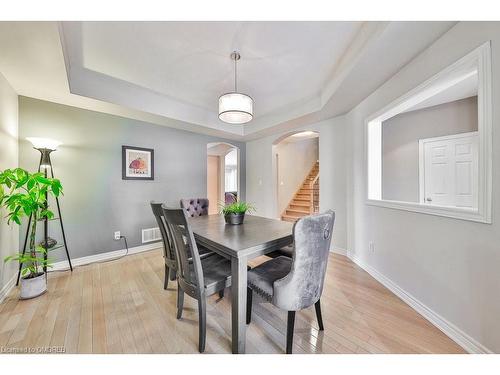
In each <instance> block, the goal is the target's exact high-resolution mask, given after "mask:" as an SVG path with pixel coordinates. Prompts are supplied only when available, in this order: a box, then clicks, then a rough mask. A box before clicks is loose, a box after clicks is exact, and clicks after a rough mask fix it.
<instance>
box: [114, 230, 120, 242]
mask: <svg viewBox="0 0 500 375" xmlns="http://www.w3.org/2000/svg"><path fill="white" fill-rule="evenodd" d="M120 238H121V234H120V231H116V232H115V240H119V239H120Z"/></svg>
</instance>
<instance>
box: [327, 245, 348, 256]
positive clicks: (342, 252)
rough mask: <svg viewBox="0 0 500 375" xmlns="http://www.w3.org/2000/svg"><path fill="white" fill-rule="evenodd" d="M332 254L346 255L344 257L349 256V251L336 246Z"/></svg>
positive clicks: (331, 250)
mask: <svg viewBox="0 0 500 375" xmlns="http://www.w3.org/2000/svg"><path fill="white" fill-rule="evenodd" d="M330 252H331V253H335V254H340V255H344V256H347V250H346V249H344V248H342V247H338V246H334V247H332V248H331V249H330Z"/></svg>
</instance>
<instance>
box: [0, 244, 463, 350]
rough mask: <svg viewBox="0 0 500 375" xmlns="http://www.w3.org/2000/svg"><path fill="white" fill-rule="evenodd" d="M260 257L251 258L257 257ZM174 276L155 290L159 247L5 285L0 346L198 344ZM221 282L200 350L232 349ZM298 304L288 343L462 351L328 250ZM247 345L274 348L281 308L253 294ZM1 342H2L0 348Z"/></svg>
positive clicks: (281, 341) (282, 322) (280, 338)
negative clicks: (32, 285) (39, 292)
mask: <svg viewBox="0 0 500 375" xmlns="http://www.w3.org/2000/svg"><path fill="white" fill-rule="evenodd" d="M263 260H266V258H264V257H262V258H260V259H257V260H255V262H252V263H253V264H256V263H259V262H261V261H263ZM175 288H176V285H175V283H174V282H170V283H169V289H168V290H166V291H165V290H163V259H162V257H161V252H160V250H159V249H158V250H153V251H149V252H145V253H140V254H135V255H130V256H127V257H125V258H122V259H120V260H117V261H113V262H107V263H102V264H94V265H88V266H82V267H78V268H76V269H75V271H74V272H73V273H72V274H71V273H70V272H58V273H51V274H50V276H49V292H48V293H46V294H45V295H43V296H41V297H39V298H36V299H33V300H27V301H19V300H18V299H17V293H18V292H17V291H14V292H12V293H11V294H10V295H9V297H7V299H6V300H5V301H4V302H3V303H2V304H1V305H0V348H2V347H3V348H5V347H8V348H26V347H64V348H65V351H66V352H67V353H197V352H198V351H197V348H198V314H197V305H196V301H195V300H193V299H191V298H189V297H186V298H185V303H184V306H185V310H184V313H183V319H182V320H177V319H176V308H175V306H176V293H177V292H176V290H175ZM230 301H231V298H230V291H229V290H226V296H225V297H224V298H223V299H219V298H218V297H216V296H213V297H212V298H210V299H209V300H208V303H207V312H208V316H207V347H206V352H207V353H230V352H231V342H230V341H231V323H230V322H231V305H230ZM321 305H322V310H323V320H324V323H325V331H323V332H319V331H318V325H317V322H316V317H315V313H314V307H312V308H310V309H308V310H305V311H302V312H299V313H298V314H297V318H296V323H295V335H294V346H293V350H294V353H463V352H464V351H463V350H462V349H461V348H460V347H459V346H458V345H457V344H456V343H454V342H453V341H452V340H450V339H449V338H448V337H446V336H445V335H444V334H443V333H442V332H441V331H439V330H438V329H437V328H435V327H434V326H433V325H432V324H430V323H429V322H428V321H427V320H425V319H424V318H423V317H421V316H420V315H419V314H417V313H416V312H415V311H414V310H412V309H411V308H410V307H409V306H407V305H406V304H405V303H403V302H402V301H401V300H400V299H398V298H397V297H396V296H395V295H394V294H392V293H391V292H390V291H389V290H387V289H386V288H385V287H383V286H382V285H381V284H380V283H378V282H377V281H376V280H375V279H373V278H372V277H371V276H370V275H368V274H367V273H366V272H364V271H363V270H362V269H360V268H359V267H358V266H356V265H355V264H354V263H352V262H351V261H350V260H349V259H348V258H346V257H343V256H340V255H334V254H332V255H331V256H330V260H329V265H328V271H327V279H326V283H325V289H324V292H323V297H322V299H321ZM252 319H253V320H252V323H251V324H250V325H249V326H248V329H247V352H248V353H283V351H284V348H285V330H286V312H283V311H280V310H278V309H276V308H274V307H273V306H271V305H270V304H268V303H263V301H262V300H259V299H258V296H257V295H255V297H254V310H253V316H252ZM4 351H5V350H4Z"/></svg>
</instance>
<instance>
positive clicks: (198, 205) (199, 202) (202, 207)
mask: <svg viewBox="0 0 500 375" xmlns="http://www.w3.org/2000/svg"><path fill="white" fill-rule="evenodd" d="M181 208H183V209H185V210H186V212H187V214H188V216H189V217H196V216H203V215H208V199H207V198H191V199H181Z"/></svg>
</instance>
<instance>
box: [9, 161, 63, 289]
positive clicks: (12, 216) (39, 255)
mask: <svg viewBox="0 0 500 375" xmlns="http://www.w3.org/2000/svg"><path fill="white" fill-rule="evenodd" d="M60 194H62V186H61V182H60V181H59V180H58V179H55V178H47V177H46V176H45V174H44V173H41V172H37V173H29V172H28V171H26V170H24V169H22V168H15V169H6V170H4V171H3V172H1V173H0V207H3V208H4V209H5V211H6V212H7V216H6V218H7V223H8V224H9V225H10V224H12V223H15V224H17V225H21V219H22V218H23V217H30V216H31V221H30V228H29V229H28V230H29V248H28V251H26V252H25V253H24V254H23V253H22V252H20V253H18V254H15V255H11V256H7V257H6V258H5V259H4V262H9V261H18V262H19V263H20V264H22V269H21V275H22V278H21V280H20V281H21V298H32V297H36V296H37V295H39V294H42V293H44V292H45V291H46V290H47V280H46V277H44V276H46V275H45V272H44V270H45V269H46V268H47V267H51V261H50V259H48V257H47V248H48V247H49V246H48V244H43V242H42V244H38V245H37V243H36V232H37V224H38V222H40V221H42V220H44V219H52V218H53V217H54V213H53V212H52V211H50V210H49V209H48V200H47V199H48V197H50V196H53V197H58V196H59V195H60ZM42 245H44V246H42Z"/></svg>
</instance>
